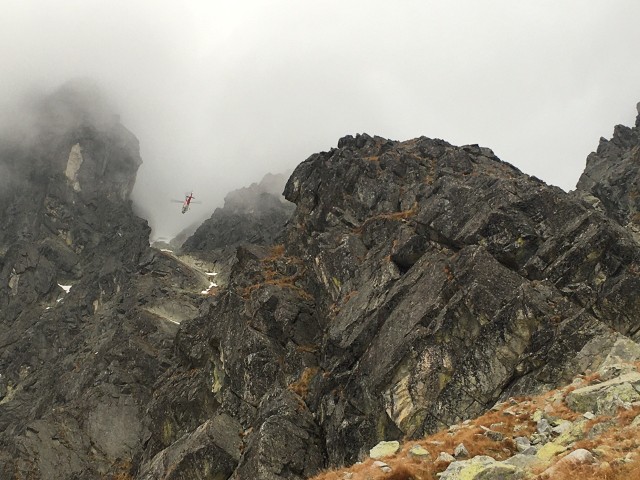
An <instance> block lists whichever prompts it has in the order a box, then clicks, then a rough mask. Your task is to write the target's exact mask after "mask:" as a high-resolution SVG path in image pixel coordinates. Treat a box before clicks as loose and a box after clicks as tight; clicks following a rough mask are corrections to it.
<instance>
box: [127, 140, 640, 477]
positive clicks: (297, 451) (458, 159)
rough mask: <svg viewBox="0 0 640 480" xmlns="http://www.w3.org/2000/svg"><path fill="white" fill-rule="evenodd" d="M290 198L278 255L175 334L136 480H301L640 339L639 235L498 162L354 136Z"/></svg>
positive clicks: (263, 258) (248, 270)
mask: <svg viewBox="0 0 640 480" xmlns="http://www.w3.org/2000/svg"><path fill="white" fill-rule="evenodd" d="M285 197H286V198H287V199H288V200H289V201H291V202H293V203H295V204H296V210H295V212H294V214H293V217H292V218H291V220H290V221H289V222H288V223H287V225H286V226H285V228H284V231H283V234H282V238H283V243H282V244H279V245H276V246H273V247H270V248H265V247H251V246H247V247H240V248H239V249H238V250H237V254H236V255H237V263H235V264H234V265H233V268H232V271H231V274H230V277H229V281H228V285H227V288H226V289H224V290H222V291H221V292H220V293H219V294H218V295H217V296H216V297H214V299H213V300H212V301H211V303H210V305H209V308H208V312H207V313H206V314H205V315H203V316H201V317H199V318H196V319H194V320H192V321H187V322H185V323H183V324H182V325H181V329H180V331H179V333H178V335H177V337H176V352H177V354H178V356H179V360H180V361H179V365H177V366H175V367H173V368H170V369H169V370H168V371H167V372H166V373H165V375H164V377H163V378H162V379H161V381H160V382H159V383H158V385H157V387H158V388H157V390H156V394H155V396H154V399H153V402H152V403H151V405H150V408H149V412H150V416H151V419H152V422H151V426H150V429H151V436H150V440H149V443H148V444H147V448H146V451H145V454H144V457H143V464H142V468H141V470H140V478H145V479H147V478H148V479H150V478H166V479H169V478H171V479H173V478H176V479H177V478H189V476H188V475H187V474H183V473H180V474H177V473H176V474H174V473H172V472H175V471H177V472H190V475H192V476H195V475H196V472H198V474H199V475H205V476H206V475H208V476H209V477H211V478H216V475H217V476H219V477H220V478H227V477H229V476H231V478H234V479H241V478H260V479H282V478H289V479H293V478H305V477H307V476H310V475H311V474H313V473H315V472H316V471H318V469H320V468H322V467H325V466H335V465H341V464H344V463H352V462H354V461H356V460H357V459H358V458H359V457H360V456H361V455H363V454H364V453H365V452H366V451H368V449H369V448H371V447H372V446H373V445H375V444H376V443H377V442H378V441H380V440H383V439H385V440H389V439H394V438H400V437H403V436H409V437H416V436H420V435H422V434H424V433H426V432H432V431H434V430H436V429H438V428H441V427H443V426H447V425H450V424H453V423H455V422H458V421H460V420H461V419H464V418H470V417H472V416H475V415H477V414H479V413H481V412H483V411H485V410H487V409H488V408H490V407H491V406H492V405H493V404H494V403H495V402H496V401H498V400H499V399H501V398H504V397H506V396H508V395H515V394H524V393H534V392H541V391H544V390H546V389H549V388H552V387H555V386H557V385H560V384H562V383H563V382H566V381H569V380H570V379H571V378H572V377H573V376H574V375H575V374H576V373H579V372H582V371H585V370H586V369H594V368H597V367H598V365H599V364H600V363H601V362H602V361H603V359H604V358H605V357H606V354H607V352H608V351H609V350H610V349H611V348H612V347H613V345H614V344H615V342H616V341H617V340H618V339H620V338H621V337H622V336H628V337H632V338H634V339H635V340H638V331H639V329H640V323H638V321H637V319H638V318H639V317H638V314H639V313H640V311H639V309H640V304H638V302H637V296H636V292H637V290H638V287H639V286H640V278H639V273H640V270H639V269H638V261H639V260H640V246H639V245H638V243H636V241H635V240H634V238H633V236H632V233H631V232H630V231H628V230H626V229H625V228H623V227H622V226H620V225H619V224H618V223H617V222H615V221H613V220H611V219H609V218H607V217H606V216H605V214H604V213H603V212H602V211H600V210H599V209H597V208H594V207H593V206H592V205H591V204H590V203H589V202H585V201H583V200H581V199H580V198H577V197H576V196H574V195H571V194H566V193H565V192H563V191H562V190H560V189H558V188H555V187H550V186H547V185H546V184H544V183H543V182H541V181H540V180H538V179H536V178H533V177H529V176H527V175H525V174H523V173H521V172H520V171H518V170H517V169H516V168H514V167H512V166H511V165H509V164H507V163H504V162H502V161H500V160H499V159H498V158H497V157H495V155H494V154H493V152H491V150H489V149H487V148H481V147H478V146H475V145H470V146H465V147H455V146H452V145H450V144H448V143H447V142H444V141H442V140H432V139H428V138H425V137H421V138H418V139H414V140H410V141H406V142H395V141H390V140H385V139H383V138H379V137H370V136H367V135H358V136H356V137H355V138H354V137H351V136H348V137H344V138H343V139H341V140H340V142H339V144H338V148H337V149H332V150H331V151H329V152H322V153H318V154H315V155H312V156H311V157H310V158H309V159H307V160H306V161H305V162H303V163H302V164H300V165H299V166H298V168H296V170H295V171H294V173H293V175H292V176H291V178H290V179H289V181H288V183H287V186H286V189H285ZM219 423H224V424H225V425H228V426H229V430H228V431H227V435H220V434H218V435H213V434H211V435H210V434H205V433H204V432H209V431H211V428H213V427H214V425H215V424H219ZM238 435H241V437H242V442H243V445H242V447H241V449H240V450H241V451H240V453H238V452H237V451H235V450H234V449H233V448H230V447H229V445H233V444H234V441H235V439H237V438H238ZM211 455H215V458H216V459H218V460H219V463H216V461H217V460H216V461H209V460H208V459H210V458H211ZM216 465H220V467H219V469H216V468H217V467H216ZM205 472H207V473H206V474H205Z"/></svg>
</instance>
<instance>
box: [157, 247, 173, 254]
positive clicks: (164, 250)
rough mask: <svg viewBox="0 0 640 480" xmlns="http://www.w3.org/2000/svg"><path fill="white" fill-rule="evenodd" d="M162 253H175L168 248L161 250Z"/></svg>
mask: <svg viewBox="0 0 640 480" xmlns="http://www.w3.org/2000/svg"><path fill="white" fill-rule="evenodd" d="M160 251H161V252H169V253H173V250H169V249H168V248H161V249H160Z"/></svg>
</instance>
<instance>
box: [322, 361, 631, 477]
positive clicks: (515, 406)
mask: <svg viewBox="0 0 640 480" xmlns="http://www.w3.org/2000/svg"><path fill="white" fill-rule="evenodd" d="M636 367H638V369H639V370H640V362H638V363H636ZM580 378H581V380H582V382H581V383H580V384H572V385H570V386H567V387H564V388H563V389H559V390H554V391H551V392H548V393H546V394H544V395H540V396H538V397H534V398H530V399H527V398H518V399H513V400H512V401H509V402H505V403H503V404H500V405H498V406H497V407H496V408H495V409H494V410H491V411H489V412H487V413H485V414H484V415H482V416H481V417H478V418H476V419H474V420H471V421H467V422H464V423H463V424H461V425H456V426H454V427H451V428H449V429H447V430H442V431H440V432H438V433H436V434H434V435H431V436H429V437H426V438H424V439H421V440H419V441H405V442H404V446H403V448H402V449H401V450H400V451H399V452H398V453H397V454H396V455H394V456H392V457H389V458H385V459H383V461H384V462H385V463H387V464H388V465H389V466H390V467H391V468H392V471H391V472H390V473H384V472H382V471H381V470H380V468H378V467H374V466H373V462H374V460H372V459H367V460H366V461H363V462H362V463H361V464H357V465H354V466H353V467H350V468H348V469H338V470H331V471H326V472H323V473H321V474H319V475H317V476H315V477H313V479H312V480H343V478H345V477H344V473H346V472H350V473H352V474H353V476H352V477H351V479H352V480H368V479H370V480H382V479H385V480H410V479H411V480H437V476H436V474H437V473H438V472H442V471H444V470H445V469H446V468H447V466H448V463H447V462H435V459H436V458H437V456H438V455H439V454H440V452H447V453H449V454H452V453H453V450H454V449H455V447H456V446H457V445H458V444H460V443H463V444H464V445H465V447H466V448H467V450H468V451H469V455H470V457H474V456H476V455H489V456H491V457H493V458H495V459H496V460H504V459H506V458H508V457H511V456H512V455H514V454H515V453H516V448H515V445H514V442H513V440H512V438H513V437H517V436H522V437H529V436H531V435H532V434H533V433H534V432H535V431H536V422H534V421H533V419H532V417H533V414H534V413H535V412H536V410H542V411H546V412H547V413H548V414H549V415H551V416H554V417H557V418H559V419H564V420H570V421H575V420H577V419H578V418H581V414H579V413H576V412H574V411H572V410H571V409H569V408H568V407H567V406H566V404H565V402H564V398H565V397H566V395H567V394H568V393H569V392H570V391H572V390H575V388H580V387H582V386H586V385H588V384H592V383H594V382H598V381H599V375H597V374H590V375H584V376H581V377H580ZM638 414H640V406H634V407H633V408H632V409H630V410H625V409H620V410H619V411H618V413H617V415H616V416H615V417H607V416H598V417H596V418H594V419H593V420H590V421H588V422H587V423H586V427H585V428H586V431H587V432H589V431H590V430H591V429H592V428H593V427H594V426H595V425H597V424H600V423H603V424H605V425H609V428H608V429H605V430H604V431H603V432H602V433H601V434H600V435H598V436H596V437H595V438H591V439H589V438H585V439H584V440H581V441H578V442H576V443H575V444H573V445H572V446H571V448H570V450H568V451H567V452H565V453H564V454H562V455H559V456H558V457H556V459H555V462H552V463H553V464H554V465H555V463H557V462H558V461H559V460H561V459H562V458H563V457H564V456H566V455H567V454H568V453H570V452H571V451H574V450H577V449H579V448H584V449H587V450H589V451H591V452H593V453H594V456H595V457H596V458H597V463H595V464H593V465H575V464H570V463H569V462H559V463H557V466H556V467H554V471H553V474H552V475H551V476H549V475H545V474H544V473H543V470H545V469H547V468H548V467H549V466H550V465H546V466H545V467H542V468H540V469H539V470H538V471H536V472H535V473H536V474H537V476H536V477H535V479H536V480H574V479H575V480H640V426H634V427H632V426H631V423H632V422H633V421H634V419H635V418H636V417H637V415H638ZM612 420H615V421H612ZM607 422H609V423H607ZM482 427H486V428H489V429H490V430H492V431H494V432H499V433H502V434H503V435H504V439H503V440H500V441H495V440H492V439H491V438H489V437H487V436H486V435H485V434H484V432H485V430H484V429H483V428H482ZM414 445H420V446H422V447H423V448H425V449H426V450H428V451H429V453H430V454H431V458H430V459H428V460H425V461H421V460H418V459H415V458H411V457H410V456H409V454H408V452H409V450H410V449H411V447H413V446H414Z"/></svg>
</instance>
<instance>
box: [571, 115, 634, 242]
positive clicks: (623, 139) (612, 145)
mask: <svg viewBox="0 0 640 480" xmlns="http://www.w3.org/2000/svg"><path fill="white" fill-rule="evenodd" d="M637 109H638V117H637V119H636V125H635V127H632V128H629V127H626V126H624V125H617V126H616V127H615V129H614V131H613V137H612V138H611V139H610V140H606V139H604V138H601V139H600V144H599V145H598V149H597V151H595V152H593V153H591V154H590V155H589V157H587V167H586V168H585V171H584V172H583V174H582V176H581V177H580V180H579V181H578V185H577V187H576V191H577V192H578V193H582V194H583V195H585V194H587V195H590V196H592V197H595V198H596V199H597V201H598V203H596V205H597V206H599V207H600V208H602V209H603V210H604V211H606V213H607V215H608V216H610V217H612V218H614V219H615V220H616V221H617V222H618V223H620V224H621V225H624V226H627V227H628V228H629V229H630V230H632V231H633V232H634V234H635V235H636V237H637V238H640V237H639V235H640V103H638V105H637ZM587 198H588V197H587Z"/></svg>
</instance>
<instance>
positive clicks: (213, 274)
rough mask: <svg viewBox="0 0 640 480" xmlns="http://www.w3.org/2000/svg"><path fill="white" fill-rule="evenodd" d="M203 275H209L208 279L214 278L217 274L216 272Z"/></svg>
mask: <svg viewBox="0 0 640 480" xmlns="http://www.w3.org/2000/svg"><path fill="white" fill-rule="evenodd" d="M204 274H205V275H209V276H210V277H214V276H216V275H217V274H218V272H204Z"/></svg>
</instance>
